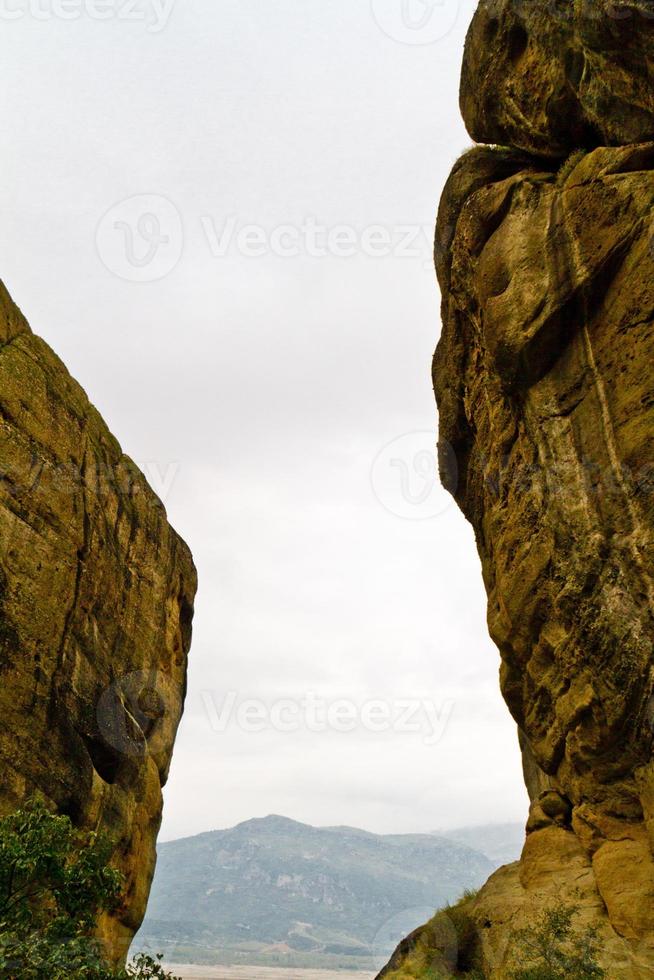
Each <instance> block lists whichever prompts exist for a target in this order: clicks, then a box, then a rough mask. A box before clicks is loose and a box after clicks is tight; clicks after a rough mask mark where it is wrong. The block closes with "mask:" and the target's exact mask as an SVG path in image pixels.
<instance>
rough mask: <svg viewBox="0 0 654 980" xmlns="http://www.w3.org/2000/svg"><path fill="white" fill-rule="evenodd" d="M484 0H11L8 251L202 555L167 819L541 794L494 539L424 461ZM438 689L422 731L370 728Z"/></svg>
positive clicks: (41, 326) (414, 807) (28, 308)
mask: <svg viewBox="0 0 654 980" xmlns="http://www.w3.org/2000/svg"><path fill="white" fill-rule="evenodd" d="M403 4H404V5H403ZM130 11H131V12H130ZM470 15H471V2H470V0H461V2H460V3H457V0H432V2H431V4H426V3H425V2H424V0H372V2H371V0H329V2H328V3H325V0H302V2H299V0H176V2H174V0H166V2H165V3H164V4H163V5H162V3H161V2H157V0H139V2H138V3H137V4H136V6H135V7H134V8H133V9H132V6H131V4H130V5H129V6H127V5H126V0H0V46H1V50H2V63H3V75H4V78H5V84H6V91H7V98H6V100H5V102H4V106H3V123H4V125H3V132H4V137H5V138H4V141H3V180H2V185H1V187H0V195H1V199H2V214H3V230H4V234H3V236H2V242H1V255H0V259H1V262H0V275H2V278H3V279H4V281H5V282H6V284H7V286H8V287H9V289H10V291H11V293H12V294H13V296H14V298H15V299H16V301H17V302H18V303H19V305H20V306H21V307H22V309H23V310H24V312H25V313H26V314H27V316H28V318H29V319H30V322H31V323H32V326H33V328H34V329H35V330H36V331H37V332H38V333H40V334H41V335H42V336H44V337H45V338H46V339H47V340H48V341H49V342H50V344H51V345H52V346H53V347H54V348H55V349H56V350H57V352H58V353H59V354H60V355H61V356H62V357H63V359H64V360H65V361H66V363H67V365H68V366H69V368H70V370H71V371H72V372H73V374H74V375H75V376H76V377H77V378H78V380H80V382H81V383H82V384H83V385H84V387H85V388H86V389H87V391H88V392H89V394H90V396H91V398H92V400H93V401H94V402H95V404H96V405H97V406H98V408H99V409H100V410H101V412H102V413H103V415H104V417H105V418H106V420H107V421H108V423H109V425H110V426H111V428H112V429H113V430H114V432H115V433H116V435H117V436H118V437H119V438H120V440H121V442H122V444H123V447H124V449H125V451H126V452H128V453H129V454H130V455H132V456H133V457H134V458H135V459H136V460H137V461H138V462H139V463H141V464H142V465H143V466H145V467H146V470H147V472H148V475H149V476H150V479H151V482H152V483H153V484H154V485H155V486H157V487H158V489H160V491H161V492H162V493H163V494H164V495H165V501H166V505H167V507H168V512H169V516H170V519H171V521H172V522H173V524H174V525H175V526H176V527H177V528H178V530H179V531H180V532H181V533H182V534H183V535H184V537H185V538H186V540H187V541H188V542H189V544H190V545H191V547H192V549H193V552H194V555H195V559H196V563H197V565H198V570H199V574H200V583H201V585H200V592H199V595H198V600H197V613H196V625H195V639H194V644H193V650H192V656H191V668H190V687H189V696H188V702H187V712H186V715H185V718H184V721H183V724H182V728H181V730H180V738H179V742H178V747H177V752H176V755H175V759H174V762H173V767H172V772H171V779H170V782H169V785H168V788H167V790H166V812H165V819H164V828H163V836H164V838H165V839H168V838H172V837H177V836H181V835H186V834H191V833H195V832H199V831H202V830H207V829H211V828H215V827H224V826H229V825H232V824H234V823H236V822H238V821H240V820H244V819H248V818H250V817H253V816H262V815H265V814H267V813H271V812H275V813H282V814H286V815H288V816H291V817H294V818H296V819H300V820H305V821H308V822H313V823H318V824H325V823H348V824H354V825H360V826H363V827H366V828H368V829H371V830H377V831H384V832H400V831H425V830H430V829H435V828H439V827H440V828H446V827H452V826H456V825H461V824H473V823H481V822H487V821H499V820H504V819H507V820H508V819H522V818H523V817H524V815H525V812H526V800H525V793H524V790H523V787H522V781H521V777H520V766H519V757H518V751H517V747H516V739H515V732H514V726H513V724H512V722H511V720H510V718H509V715H508V712H507V711H506V709H505V708H504V706H503V704H502V701H501V698H500V695H499V692H498V687H497V670H498V655H497V652H496V651H495V649H494V647H493V645H492V644H491V642H490V640H489V639H488V637H487V635H486V629H485V622H484V596H483V591H482V586H481V579H480V572H479V564H478V559H477V556H476V552H475V548H474V541H473V536H472V533H471V531H470V529H469V528H468V527H467V525H466V524H465V522H464V520H463V518H462V517H461V515H460V514H459V513H458V511H457V510H456V509H455V508H454V507H453V506H447V501H446V500H444V499H443V497H442V496H441V495H440V494H439V493H438V491H437V490H435V489H432V490H431V492H430V483H429V480H430V474H431V469H430V458H429V453H430V451H431V447H432V446H433V443H434V442H435V426H436V414H435V409H434V405H433V394H432V390H431V381H430V359H431V354H432V351H433V348H434V346H435V343H436V340H437V337H438V331H439V314H438V306H439V295H438V291H437V286H436V283H435V279H434V275H433V272H432V268H431V261H430V251H431V241H430V240H431V234H432V232H431V229H432V226H433V223H434V217H435V210H436V206H437V201H438V197H439V195H440V192H441V189H442V186H443V183H444V180H445V178H446V176H447V173H448V170H449V168H450V167H451V165H452V163H453V162H454V160H455V159H456V157H457V156H458V155H459V154H460V153H461V152H462V151H463V150H464V149H465V148H466V146H467V145H468V144H469V140H468V138H467V136H466V134H465V131H464V129H463V126H462V124H461V122H460V119H459V116H458V108H457V86H458V71H459V62H460V55H461V49H462V44H463V37H464V31H465V26H466V24H467V22H468V20H469V18H470ZM100 16H102V17H103V19H99V18H100ZM416 42H423V43H416ZM427 42H429V43H427ZM134 197H137V198H138V200H137V201H136V202H134V201H130V199H131V198H134ZM126 201H127V203H125V202H126ZM105 215H107V217H104V216H105ZM143 216H145V218H144V221H142V222H141V224H140V225H137V224H136V222H137V220H138V219H139V218H143ZM149 216H154V219H156V221H158V222H159V225H158V228H157V226H156V225H154V224H153V223H152V222H153V218H152V217H149ZM103 219H104V220H103ZM246 226H256V228H258V229H259V230H258V231H253V230H252V229H250V230H249V231H248V230H247V227H246ZM339 226H345V228H342V227H339ZM407 228H408V229H414V231H412V232H411V234H410V235H409V231H407ZM244 229H245V230H244ZM312 229H313V230H312ZM276 230H277V231H276ZM328 231H329V232H330V237H328ZM157 232H158V233H159V234H160V235H161V236H163V237H164V238H165V239H166V240H165V241H164V242H159V243H158V245H157V234H156V233H157ZM275 232H276V234H275ZM128 248H131V251H128V250H127V249H128ZM259 253H264V254H259ZM281 253H289V254H281ZM346 253H347V254H346ZM349 253H353V254H349ZM149 259H151V261H148V260H149ZM155 277H156V278H155ZM148 279H152V280H153V281H147V280H148ZM137 280H142V281H137ZM385 447H389V448H385ZM375 460H376V461H377V462H376V463H375ZM307 699H313V700H314V701H317V702H318V703H319V705H320V710H319V711H318V715H317V718H312V717H311V715H310V713H308V711H307V708H306V701H307ZM342 699H345V700H346V701H347V702H348V703H349V704H350V705H351V706H352V707H351V708H347V707H346V706H343V705H340V707H339V706H338V705H336V706H334V705H335V702H338V701H341V700H342ZM412 699H413V700H416V701H417V703H418V705H419V706H420V711H419V712H418V713H416V714H415V715H414V716H413V721H417V722H418V723H419V726H420V730H419V731H404V730H402V728H406V727H407V726H406V725H405V726H399V730H398V726H397V725H395V730H389V731H372V730H370V729H371V727H372V726H371V724H370V720H371V716H370V715H369V714H367V712H370V711H371V710H376V711H377V712H378V713H377V714H376V715H373V716H372V720H373V721H376V722H377V723H378V725H377V727H379V728H382V727H383V725H382V724H380V720H381V721H383V718H384V715H383V710H387V711H389V712H391V714H393V715H394V714H395V712H397V711H399V710H400V706H399V705H398V701H411V700H412ZM247 701H254V702H256V703H258V705H259V707H256V705H255V706H254V707H253V706H252V705H250V708H249V710H250V712H252V713H251V714H249V715H248V716H247V717H246V718H244V717H243V713H244V711H246V709H247V705H246V706H245V708H244V707H243V703H244V702H247ZM371 701H374V702H380V701H381V702H383V704H384V705H386V706H387V708H385V709H382V708H381V707H380V706H379V705H377V707H376V708H375V709H371V708H370V707H369V706H368V707H366V705H369V703H370V702H371ZM280 702H284V703H280ZM286 702H291V703H286ZM424 702H427V703H428V705H429V707H428V708H425V707H424ZM303 703H304V705H305V706H304V707H303V706H302V705H303ZM322 706H324V709H325V710H327V708H329V707H331V721H332V722H333V721H334V717H335V716H334V713H335V712H337V711H339V710H342V711H343V712H344V714H343V715H339V716H338V717H339V718H341V720H342V721H343V724H342V725H340V726H339V725H334V724H331V726H330V725H326V726H325V725H324V724H323V714H322ZM230 708H231V709H232V711H231V714H230ZM271 711H272V719H273V720H272V721H271V716H270V712H271ZM348 711H349V712H350V715H348ZM355 711H356V712H357V717H356V719H353V718H352V714H353V713H354V712H355ZM239 712H240V713H239ZM263 712H265V713H266V714H265V717H264V714H263ZM257 719H258V720H259V722H260V723H259V724H253V721H257ZM275 719H276V721H275ZM280 719H281V721H282V722H283V723H285V724H284V725H283V727H286V728H289V729H290V728H292V727H293V728H294V729H295V730H292V731H291V730H288V731H280V730H278V729H279V728H280V725H279V724H278V722H279V720H280ZM244 721H245V722H246V723H245V724H244ZM336 721H338V718H336ZM348 721H349V722H350V723H349V724H346V722H348ZM287 723H288V724H287ZM323 727H326V728H327V730H326V731H323V730H317V731H312V730H310V729H311V728H313V729H321V728H323ZM339 727H342V728H348V729H351V730H349V731H340V730H338V728H339ZM255 728H257V729H258V728H262V729H263V730H262V731H254V730H252V729H255ZM434 732H435V734H434ZM430 736H431V737H430ZM436 736H439V737H436Z"/></svg>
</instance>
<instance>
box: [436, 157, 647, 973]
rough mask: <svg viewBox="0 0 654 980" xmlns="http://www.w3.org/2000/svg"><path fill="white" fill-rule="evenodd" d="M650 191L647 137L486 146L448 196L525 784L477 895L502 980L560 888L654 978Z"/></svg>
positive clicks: (486, 528)
mask: <svg viewBox="0 0 654 980" xmlns="http://www.w3.org/2000/svg"><path fill="white" fill-rule="evenodd" d="M494 161H496V169H495V171H494V172H493V169H492V166H493V162H494ZM511 168H513V171H514V172H513V173H510V174H509V175H507V170H508V169H511ZM480 175H482V177H483V180H480V179H479V178H480ZM653 205H654V144H644V145H636V146H626V147H616V148H599V149H596V150H593V151H590V152H588V153H583V152H582V153H578V154H575V155H573V156H572V157H571V158H570V159H569V160H568V161H567V162H566V163H565V164H564V165H563V166H561V168H560V169H558V170H557V169H546V168H544V167H543V165H542V164H539V163H538V162H537V161H533V162H531V163H529V162H528V161H526V160H524V159H520V158H519V157H518V156H517V155H516V154H512V153H510V152H497V151H493V150H490V149H483V148H479V149H476V150H472V151H471V152H470V153H468V154H467V155H466V156H465V157H463V159H462V160H460V161H459V163H458V165H457V166H456V168H455V170H454V172H453V174H452V176H451V177H450V180H449V182H448V185H447V186H446V189H445V193H444V196H443V203H442V207H441V212H440V218H439V225H438V230H437V239H438V246H439V247H438V250H437V257H438V266H439V270H438V271H439V276H440V281H441V285H442V289H443V334H442V338H441V342H440V344H439V347H438V351H437V353H436V357H435V361H434V383H435V389H436V393H437V398H438V402H439V407H440V439H441V447H442V450H443V452H442V460H443V464H444V465H443V467H442V476H443V479H444V480H445V482H446V484H447V485H448V486H449V488H450V489H451V491H452V492H453V493H454V495H455V497H456V499H457V502H458V503H459V505H460V507H461V508H462V510H463V512H464V513H465V515H466V516H467V518H468V519H469V520H470V521H471V523H472V524H473V526H474V529H475V532H476V538H477V544H478V548H479V553H480V556H481V561H482V569H483V575H484V581H485V584H486V588H487V592H488V622H489V628H490V632H491V635H492V637H493V639H494V640H495V642H496V643H497V645H498V647H499V649H500V652H501V655H502V669H501V686H502V692H503V694H504V697H505V699H506V701H507V704H508V706H509V708H510V710H511V713H512V714H513V717H514V718H515V720H516V722H517V724H518V727H519V729H520V732H521V741H522V745H523V754H524V757H525V776H526V781H527V784H528V788H529V790H530V794H531V797H532V801H533V802H532V808H531V814H530V819H529V824H528V828H527V829H528V832H529V836H528V839H527V845H526V847H525V851H524V853H523V858H522V862H521V865H520V866H519V867H516V868H514V869H508V870H507V869H504V870H503V871H501V872H499V873H498V875H496V876H495V878H494V879H493V880H492V882H491V883H490V884H489V886H487V887H486V889H484V890H482V894H481V896H480V898H479V899H478V900H477V903H476V906H475V909H476V912H475V914H476V915H478V917H479V920H480V921H481V920H482V919H483V921H484V923H485V924H486V923H490V925H486V927H485V929H483V933H482V936H483V944H484V949H485V963H486V964H487V966H488V967H489V975H490V976H493V977H494V976H498V977H501V976H503V971H504V970H505V969H506V967H507V963H508V962H509V959H508V958H509V956H510V935H511V931H512V930H514V929H515V928H517V927H518V924H525V922H528V921H530V918H533V915H534V913H535V911H536V909H538V908H539V907H542V906H543V904H546V900H547V897H548V896H549V899H550V900H551V901H552V902H554V901H556V900H557V898H559V897H561V896H567V898H568V899H569V900H570V902H571V903H572V904H574V903H575V901H577V900H579V901H581V903H582V906H583V909H584V917H585V919H586V920H587V921H588V922H593V923H594V924H595V925H596V926H597V927H598V928H599V929H600V932H601V934H602V938H603V949H604V956H605V957H606V959H607V962H608V964H609V967H610V969H609V976H611V977H640V976H654V862H653V860H652V849H653V846H654V833H653V831H654V820H653V817H654V813H653V811H652V804H653V802H654V787H653V782H652V781H653V779H654V767H653V766H652V764H651V758H652V746H653V732H654V729H653V724H652V723H653V713H652V708H653V707H654V699H653V693H654V687H653V684H654V677H653V671H652V668H653V666H654V650H653V646H652V640H653V638H654V591H653V572H654V551H653V549H652V537H653V531H654V495H653V490H654V443H653V442H652V435H653V433H654V387H653V385H652V378H651V364H652V359H653V358H654V238H653V235H654V211H653V210H652V209H653ZM453 459H455V460H456V466H452V464H451V460H453ZM579 895H580V896H581V898H580V899H576V898H575V896H579Z"/></svg>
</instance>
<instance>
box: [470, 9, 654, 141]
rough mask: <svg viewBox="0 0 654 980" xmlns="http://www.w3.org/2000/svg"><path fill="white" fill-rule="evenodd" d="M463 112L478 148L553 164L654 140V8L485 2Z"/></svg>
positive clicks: (473, 36)
mask: <svg viewBox="0 0 654 980" xmlns="http://www.w3.org/2000/svg"><path fill="white" fill-rule="evenodd" d="M461 110H462V113H463V118H464V120H465V123H466V125H467V127H468V131H469V133H470V135H471V136H472V138H473V139H474V140H477V141H478V142H480V143H498V144H502V145H503V144H507V145H509V146H514V147H520V148H522V149H525V150H529V151H530V152H532V153H535V154H542V155H544V156H548V157H551V156H562V155H566V154H567V153H568V152H570V150H573V149H575V148H592V147H595V146H599V145H607V146H619V145H622V144H627V143H638V142H643V141H646V140H651V139H654V5H653V4H652V3H651V0H481V2H480V4H479V7H478V9H477V12H476V14H475V17H474V19H473V22H472V25H471V27H470V31H469V34H468V39H467V42H466V49H465V55H464V59H463V75H462V79H461Z"/></svg>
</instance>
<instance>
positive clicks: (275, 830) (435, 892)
mask: <svg viewBox="0 0 654 980" xmlns="http://www.w3.org/2000/svg"><path fill="white" fill-rule="evenodd" d="M491 870H492V864H491V862H490V861H489V860H488V859H487V858H486V857H485V856H484V855H482V854H479V853H478V852H476V851H474V850H472V849H471V848H469V847H467V846H466V845H464V844H460V843H458V842H455V841H450V840H445V839H443V838H440V837H435V836H433V835H418V834H416V835H398V836H377V835H375V834H369V833H366V832H365V831H361V830H355V829H352V828H349V827H328V828H315V827H309V826H306V825H305V824H301V823H296V822H295V821H293V820H288V819H286V818H284V817H267V818H265V819H261V820H249V821H247V822H246V823H242V824H240V825H239V826H237V827H234V828H233V829H231V830H218V831H213V832H211V833H206V834H201V835H199V836H198V837H191V838H186V839H184V840H178V841H173V842H171V843H168V844H162V845H160V848H159V863H158V866H157V873H156V876H155V880H154V884H153V887H152V893H151V898H150V905H149V909H148V915H147V918H146V921H145V924H144V926H143V930H142V932H141V933H140V935H139V941H140V942H141V943H152V945H154V946H159V947H161V946H167V945H168V944H170V943H171V942H174V943H176V944H182V945H183V946H184V948H185V955H188V954H189V949H190V950H191V951H192V950H193V949H196V950H200V949H204V950H205V951H206V949H207V948H209V949H213V950H223V951H224V950H225V949H241V950H242V949H244V948H245V947H246V946H247V948H248V949H249V950H250V951H251V952H253V951H254V952H261V951H265V950H266V948H268V949H269V948H270V947H273V949H274V950H275V951H276V952H280V951H282V952H283V951H286V952H290V951H296V952H306V953H312V954H318V955H320V954H322V955H329V954H331V955H362V956H365V955H369V954H375V953H379V952H386V951H388V950H390V949H391V948H392V946H393V944H394V942H395V941H396V940H397V937H398V936H399V935H400V934H401V933H402V932H403V930H404V929H406V928H407V926H408V927H409V928H413V927H414V926H416V925H418V924H420V923H421V922H423V921H424V920H425V918H427V917H428V916H429V915H430V914H431V913H432V912H433V910H434V909H435V908H436V907H438V906H441V905H443V904H444V903H445V902H447V901H448V900H450V899H454V898H457V897H458V896H459V895H460V894H461V892H462V891H463V890H464V889H465V888H474V887H476V886H477V885H479V884H480V883H481V882H482V881H483V880H484V879H485V878H486V877H487V875H488V873H489V872H490V871H491ZM203 958H204V954H203Z"/></svg>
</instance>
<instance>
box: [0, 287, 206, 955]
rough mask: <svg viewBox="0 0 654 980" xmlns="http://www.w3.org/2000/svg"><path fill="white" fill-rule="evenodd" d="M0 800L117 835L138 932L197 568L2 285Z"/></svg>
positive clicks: (4, 806)
mask: <svg viewBox="0 0 654 980" xmlns="http://www.w3.org/2000/svg"><path fill="white" fill-rule="evenodd" d="M0 459H1V460H2V473H1V479H0V674H1V681H2V683H1V685H0V712H1V715H2V728H1V730H0V760H1V764H0V810H1V811H2V812H8V811H10V810H12V809H14V808H15V807H17V806H19V805H20V804H21V803H22V802H23V801H24V800H25V799H26V798H28V797H30V796H32V795H33V794H37V793H38V794H41V795H42V796H43V797H45V798H46V799H47V800H48V801H50V802H51V803H52V804H53V806H54V807H56V809H57V810H58V811H60V812H62V813H67V814H69V815H70V816H71V818H72V819H73V821H74V822H75V823H76V824H77V825H78V826H80V827H82V828H87V829H96V828H98V827H99V828H102V829H103V830H105V831H106V832H107V833H108V834H110V835H111V837H112V838H113V839H114V840H115V844H116V846H115V857H114V862H115V865H116V866H117V867H118V868H120V869H121V870H122V871H123V872H124V874H125V876H126V881H127V890H126V897H125V903H124V907H123V908H122V909H121V910H120V912H119V913H118V914H117V915H116V916H115V917H113V918H111V919H109V920H107V921H105V922H104V923H103V925H102V933H103V936H104V938H105V940H106V943H107V947H108V949H109V951H110V953H111V955H112V957H113V958H114V959H115V960H116V961H119V960H120V959H121V957H122V956H124V954H125V952H126V949H127V946H128V944H129V942H130V940H131V937H132V935H133V934H134V932H135V931H136V929H137V928H138V926H139V924H140V922H141V919H142V916H143V914H144V911H145V904H146V901H147V896H148V893H149V888H150V881H151V877H152V873H153V870H154V861H155V841H156V836H157V832H158V829H159V824H160V819H161V806H162V796H161V787H162V786H163V784H164V783H165V781H166V777H167V773H168V766H169V763H170V757H171V752H172V747H173V742H174V739H175V733H176V730H177V725H178V723H179V720H180V716H181V713H182V707H183V702H184V694H185V679H186V656H187V653H188V649H189V646H190V640H191V619H192V613H193V599H194V594H195V588H196V575H195V569H194V567H193V562H192V559H191V555H190V553H189V551H188V549H187V547H186V545H185V544H184V543H183V542H182V541H181V540H180V539H179V538H178V537H177V535H176V534H175V532H174V531H173V530H172V529H171V528H170V526H169V525H168V522H167V520H166V513H165V510H164V507H163V505H162V504H161V502H160V501H159V500H158V499H157V497H156V496H155V494H154V493H153V491H152V490H151V489H150V487H149V486H148V484H147V483H146V480H145V478H144V477H143V475H142V474H141V473H140V472H139V471H138V469H137V468H136V467H135V465H134V464H133V463H132V462H131V460H129V459H128V458H127V457H126V456H124V455H123V454H122V452H121V450H120V447H119V445H118V443H117V442H116V440H115V439H114V438H113V437H112V436H111V434H110V433H109V431H108V429H107V427H106V425H105V424H104V422H103V421H102V419H101V418H100V416H99V414H98V413H97V411H96V410H95V409H94V408H93V406H92V405H90V404H89V401H88V399H87V397H86V395H85V394H84V392H83V391H82V389H81V388H80V387H79V385H77V384H76V382H75V381H73V379H72V378H71V377H70V375H69V374H68V372H67V371H66V369H65V367H64V365H63V364H62V363H61V361H59V359H58V358H57V357H56V355H55V354H54V353H53V352H52V351H51V350H50V348H49V347H48V346H47V344H45V343H44V342H43V341H42V340H40V339H39V338H38V337H36V336H35V335H34V334H33V333H32V332H31V331H30V329H29V327H28V325H27V323H26V321H25V319H24V318H23V316H22V315H21V314H20V312H19V310H18V309H17V308H16V306H14V304H13V303H12V301H11V299H10V298H9V296H8V294H7V292H6V290H5V289H4V287H3V286H0Z"/></svg>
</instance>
